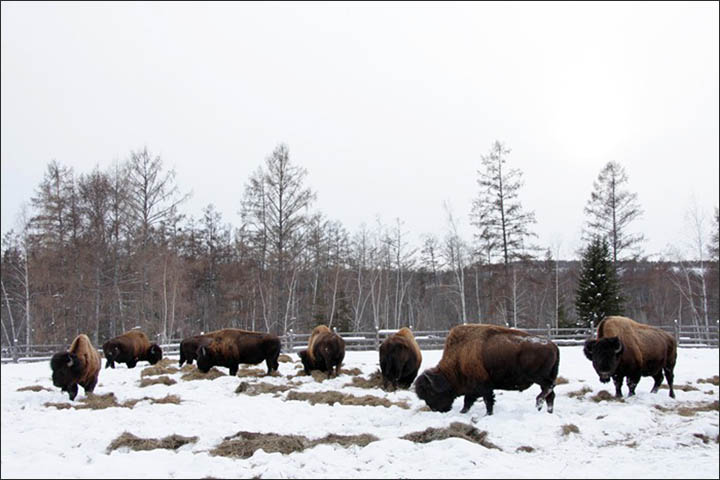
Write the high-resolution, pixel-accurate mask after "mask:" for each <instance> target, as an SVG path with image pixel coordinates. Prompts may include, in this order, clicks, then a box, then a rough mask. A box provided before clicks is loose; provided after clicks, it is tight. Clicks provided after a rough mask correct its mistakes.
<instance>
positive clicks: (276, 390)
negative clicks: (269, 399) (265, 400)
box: [235, 382, 291, 396]
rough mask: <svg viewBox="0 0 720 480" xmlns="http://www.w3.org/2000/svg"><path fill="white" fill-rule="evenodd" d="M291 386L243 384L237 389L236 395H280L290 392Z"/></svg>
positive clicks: (262, 383) (263, 383) (261, 383)
mask: <svg viewBox="0 0 720 480" xmlns="http://www.w3.org/2000/svg"><path fill="white" fill-rule="evenodd" d="M290 388H291V387H290V386H289V385H273V384H272V383H265V382H260V383H248V382H241V383H240V385H238V386H237V388H236V389H235V393H244V394H246V395H252V396H255V395H260V394H262V393H273V394H280V393H282V392H287V391H288V390H290Z"/></svg>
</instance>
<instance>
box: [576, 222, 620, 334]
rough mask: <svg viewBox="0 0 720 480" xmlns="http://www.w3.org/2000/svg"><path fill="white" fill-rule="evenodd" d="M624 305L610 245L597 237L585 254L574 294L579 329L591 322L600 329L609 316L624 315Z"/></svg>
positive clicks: (602, 238)
mask: <svg viewBox="0 0 720 480" xmlns="http://www.w3.org/2000/svg"><path fill="white" fill-rule="evenodd" d="M624 302H625V299H624V298H623V296H622V295H621V293H620V282H619V280H618V276H617V272H616V270H615V264H614V263H613V261H612V256H611V255H610V247H609V245H608V242H607V240H606V239H605V238H604V237H600V236H595V237H594V238H593V239H592V240H591V241H590V243H589V244H588V246H587V248H586V249H585V251H584V252H583V258H582V264H581V267H580V279H579V281H578V288H577V290H576V292H575V308H576V309H577V314H578V325H581V326H585V327H589V326H590V322H591V321H592V322H594V324H595V325H597V324H598V323H599V322H600V320H602V319H603V318H605V317H606V316H608V315H622V313H623V303H624Z"/></svg>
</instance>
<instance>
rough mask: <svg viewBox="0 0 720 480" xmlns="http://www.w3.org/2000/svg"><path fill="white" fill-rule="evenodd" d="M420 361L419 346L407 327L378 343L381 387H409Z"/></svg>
mask: <svg viewBox="0 0 720 480" xmlns="http://www.w3.org/2000/svg"><path fill="white" fill-rule="evenodd" d="M421 363H422V354H421V353H420V347H419V346H418V344H417V342H416V341H415V337H414V336H413V334H412V331H411V330H410V329H409V328H401V329H400V330H399V331H398V332H397V333H395V334H393V335H391V336H389V337H388V338H386V339H385V341H384V342H383V343H382V345H380V372H381V373H382V377H383V388H385V389H387V386H388V384H392V386H393V388H398V386H400V387H401V388H409V387H410V385H412V382H413V380H415V377H416V376H417V372H418V369H419V368H420V364H421Z"/></svg>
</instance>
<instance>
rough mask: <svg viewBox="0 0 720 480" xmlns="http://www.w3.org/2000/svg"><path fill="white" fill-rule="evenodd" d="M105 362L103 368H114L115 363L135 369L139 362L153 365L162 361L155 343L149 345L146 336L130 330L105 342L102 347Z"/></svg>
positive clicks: (159, 350)
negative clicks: (142, 361)
mask: <svg viewBox="0 0 720 480" xmlns="http://www.w3.org/2000/svg"><path fill="white" fill-rule="evenodd" d="M102 349H103V353H105V358H106V359H107V362H106V363H105V368H108V367H111V368H115V362H118V363H125V364H126V365H127V367H128V368H135V365H137V362H138V361H139V360H144V361H148V362H150V365H155V364H156V363H157V362H159V361H160V360H161V359H162V349H161V348H160V345H158V344H157V343H150V340H148V337H147V335H145V333H143V332H141V331H140V330H130V331H129V332H127V333H123V334H122V335H119V336H117V337H115V338H112V339H110V340H108V341H107V342H105V343H104V344H103V346H102Z"/></svg>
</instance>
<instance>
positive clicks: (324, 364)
mask: <svg viewBox="0 0 720 480" xmlns="http://www.w3.org/2000/svg"><path fill="white" fill-rule="evenodd" d="M298 356H299V357H300V360H301V361H302V364H303V368H304V369H305V373H306V374H308V375H310V374H311V372H312V371H313V370H320V371H322V372H326V373H327V375H328V378H330V377H332V376H333V369H334V372H335V376H338V375H339V374H340V365H342V361H343V359H344V358H345V340H343V339H342V337H341V336H340V335H338V334H337V333H335V332H333V331H331V330H330V329H329V328H328V327H326V326H325V325H318V326H317V327H315V329H314V330H313V333H312V334H311V335H310V340H308V348H307V349H306V350H301V351H300V352H298Z"/></svg>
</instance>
